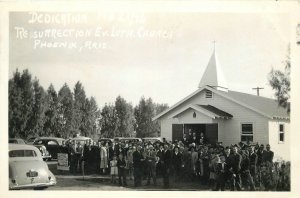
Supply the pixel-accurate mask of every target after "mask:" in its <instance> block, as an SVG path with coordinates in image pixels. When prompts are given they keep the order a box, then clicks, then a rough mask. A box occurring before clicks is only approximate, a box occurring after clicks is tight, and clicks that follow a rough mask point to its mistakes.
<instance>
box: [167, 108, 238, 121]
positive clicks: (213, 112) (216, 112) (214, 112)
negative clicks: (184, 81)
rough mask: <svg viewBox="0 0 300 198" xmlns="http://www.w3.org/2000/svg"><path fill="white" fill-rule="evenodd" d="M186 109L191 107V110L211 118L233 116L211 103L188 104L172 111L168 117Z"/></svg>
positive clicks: (228, 117)
mask: <svg viewBox="0 0 300 198" xmlns="http://www.w3.org/2000/svg"><path fill="white" fill-rule="evenodd" d="M188 109H193V110H195V111H197V112H200V113H202V114H204V115H206V116H207V117H210V118H212V119H216V118H222V119H230V118H232V117H233V116H232V115H231V114H229V113H226V112H225V111H222V110H220V109H218V108H216V107H214V106H211V105H188V106H187V107H185V108H183V109H180V110H178V111H176V112H175V113H173V114H172V115H170V116H169V118H173V117H175V116H178V115H179V114H181V113H182V112H184V111H186V110H188Z"/></svg>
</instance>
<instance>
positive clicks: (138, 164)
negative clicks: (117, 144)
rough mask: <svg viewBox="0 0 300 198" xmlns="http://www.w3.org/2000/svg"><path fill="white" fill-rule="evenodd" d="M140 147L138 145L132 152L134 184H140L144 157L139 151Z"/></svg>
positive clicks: (136, 185) (137, 185)
mask: <svg viewBox="0 0 300 198" xmlns="http://www.w3.org/2000/svg"><path fill="white" fill-rule="evenodd" d="M141 150H142V147H141V146H138V147H137V150H136V151H134V152H133V172H134V186H135V187H139V186H142V174H143V169H142V168H143V167H142V166H143V162H144V157H143V154H142V152H141Z"/></svg>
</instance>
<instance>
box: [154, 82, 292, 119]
mask: <svg viewBox="0 0 300 198" xmlns="http://www.w3.org/2000/svg"><path fill="white" fill-rule="evenodd" d="M204 89H207V90H210V91H212V92H213V93H215V94H218V95H220V96H222V97H224V98H227V99H228V100H231V101H233V102H235V103H237V104H239V105H241V106H244V107H246V108H248V109H250V110H252V111H254V112H257V113H258V114H260V115H262V116H265V117H267V118H269V119H289V117H290V116H289V114H288V113H287V110H286V109H285V108H283V107H281V106H279V105H278V102H277V100H274V99H270V98H265V97H261V96H256V95H251V94H246V93H242V92H236V91H230V90H229V91H228V92H224V91H219V90H216V89H214V88H212V87H209V86H205V87H203V88H201V89H198V90H196V91H195V92H193V93H192V94H190V95H189V96H187V97H186V98H184V99H183V100H181V101H179V102H178V103H176V104H175V105H173V106H171V107H170V108H169V109H166V110H165V111H163V112H162V113H160V114H158V115H157V116H155V117H154V118H153V120H156V119H159V118H160V117H162V116H164V115H165V114H166V113H168V112H169V111H171V110H173V109H175V108H176V107H178V106H179V105H180V104H182V103H183V102H185V101H186V100H188V99H190V98H192V97H194V96H195V95H197V94H198V93H200V92H201V91H203V90H204ZM207 108H210V109H211V107H207Z"/></svg>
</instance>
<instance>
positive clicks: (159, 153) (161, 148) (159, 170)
mask: <svg viewBox="0 0 300 198" xmlns="http://www.w3.org/2000/svg"><path fill="white" fill-rule="evenodd" d="M163 154H164V145H163V144H160V145H159V150H158V151H157V153H156V157H157V158H158V163H157V165H156V176H162V175H163V170H162V163H161V160H162V156H163Z"/></svg>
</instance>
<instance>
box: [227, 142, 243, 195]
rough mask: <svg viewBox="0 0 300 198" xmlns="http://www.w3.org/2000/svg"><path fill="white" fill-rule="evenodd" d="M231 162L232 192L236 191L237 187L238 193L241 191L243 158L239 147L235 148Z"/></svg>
mask: <svg viewBox="0 0 300 198" xmlns="http://www.w3.org/2000/svg"><path fill="white" fill-rule="evenodd" d="M229 161H230V169H229V171H230V172H231V174H232V179H231V187H230V190H231V191H234V190H235V187H236V189H237V190H238V191H240V190H241V176H240V170H241V161H242V156H241V155H240V154H239V153H238V147H237V146H234V147H233V148H232V154H231V156H230V159H229Z"/></svg>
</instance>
